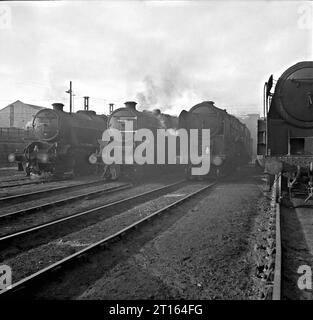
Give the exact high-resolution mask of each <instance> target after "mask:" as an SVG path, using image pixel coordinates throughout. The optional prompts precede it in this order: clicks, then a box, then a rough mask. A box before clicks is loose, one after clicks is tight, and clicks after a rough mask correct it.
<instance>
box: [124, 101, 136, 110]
mask: <svg viewBox="0 0 313 320" xmlns="http://www.w3.org/2000/svg"><path fill="white" fill-rule="evenodd" d="M136 104H137V102H135V101H127V102H125V106H126V108H129V109H132V110H136Z"/></svg>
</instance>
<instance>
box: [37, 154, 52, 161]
mask: <svg viewBox="0 0 313 320" xmlns="http://www.w3.org/2000/svg"><path fill="white" fill-rule="evenodd" d="M37 158H38V159H39V160H40V161H41V162H43V163H47V162H48V160H49V156H48V154H47V153H41V154H38V155H37Z"/></svg>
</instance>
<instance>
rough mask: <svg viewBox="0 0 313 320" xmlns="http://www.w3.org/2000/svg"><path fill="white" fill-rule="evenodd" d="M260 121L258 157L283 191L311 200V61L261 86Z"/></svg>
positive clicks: (312, 143)
mask: <svg viewBox="0 0 313 320" xmlns="http://www.w3.org/2000/svg"><path fill="white" fill-rule="evenodd" d="M264 114H265V116H264V119H263V120H259V122H258V155H261V156H262V155H263V156H264V160H265V161H264V162H265V163H264V165H265V168H266V172H268V173H269V174H270V175H271V176H272V179H273V176H274V175H275V174H280V173H282V177H283V180H282V183H283V187H284V188H286V190H288V189H287V188H288V187H289V191H292V189H298V191H299V192H305V193H307V195H308V197H307V199H306V200H308V199H309V198H310V197H312V196H313V61H303V62H299V63H297V64H295V65H293V66H291V67H290V68H288V69H287V70H286V71H285V72H284V73H283V74H282V75H281V76H280V78H279V79H278V81H277V83H276V85H275V86H274V80H273V76H271V77H270V78H269V80H268V82H266V83H265V86H264Z"/></svg>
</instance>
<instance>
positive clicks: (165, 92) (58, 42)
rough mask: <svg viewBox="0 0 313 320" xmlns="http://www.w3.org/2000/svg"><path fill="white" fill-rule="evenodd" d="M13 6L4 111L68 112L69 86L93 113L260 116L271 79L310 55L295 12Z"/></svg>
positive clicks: (3, 45) (285, 7)
mask: <svg viewBox="0 0 313 320" xmlns="http://www.w3.org/2000/svg"><path fill="white" fill-rule="evenodd" d="M9 5H10V6H11V7H12V28H11V29H10V30H0V49H1V50H0V60H1V65H0V71H1V72H0V90H1V92H2V93H3V96H2V98H1V100H0V103H1V102H2V101H6V102H5V103H10V102H12V101H15V100H17V99H20V100H25V101H26V102H29V103H34V104H36V103H37V104H39V103H41V104H44V105H45V106H49V104H51V103H52V102H55V101H56V100H60V101H63V102H67V101H68V95H67V94H66V93H65V91H66V90H67V89H68V84H69V81H70V80H72V81H73V87H74V92H75V94H76V98H75V108H80V107H82V105H83V101H82V98H80V97H82V96H84V95H88V96H90V97H91V99H90V103H91V106H92V107H93V108H95V110H96V111H98V112H103V111H105V112H108V103H109V102H114V103H115V104H116V106H122V104H123V102H124V101H126V100H133V99H137V100H138V101H137V102H138V103H139V104H140V107H142V108H145V109H153V108H161V109H163V110H167V111H169V112H170V113H173V114H175V113H176V114H179V112H180V110H181V108H182V107H183V108H185V109H189V108H191V107H192V105H193V104H195V103H198V102H200V101H203V100H213V101H215V102H216V105H217V106H220V107H222V108H226V109H228V110H231V111H233V110H235V111H236V112H258V111H260V110H262V88H263V83H264V81H266V80H267V78H268V77H269V75H270V74H271V73H274V75H275V76H276V78H277V77H278V76H279V75H280V74H279V73H280V72H282V71H283V70H284V69H285V68H287V67H289V66H290V65H291V64H293V63H296V62H298V61H301V60H308V59H309V57H311V54H312V39H311V38H312V34H311V30H303V29H300V28H299V27H298V24H297V22H298V19H299V14H298V9H299V7H300V6H301V3H298V2H271V1H270V2H268V1H266V2H260V1H258V2H252V3H249V2H243V1H239V2H229V1H227V2H211V1H208V2H207V1H200V2H176V1H175V2H170V3H167V2H143V1H140V2H137V1H135V2H117V3H115V2H87V1H86V2H77V3H76V2H62V1H57V2H30V3H22V2H17V3H14V2H13V3H12V4H11V3H10V4H9ZM93 97H94V98H97V99H92V98H93ZM2 106H5V104H4V102H3V105H2ZM0 107H1V105H0Z"/></svg>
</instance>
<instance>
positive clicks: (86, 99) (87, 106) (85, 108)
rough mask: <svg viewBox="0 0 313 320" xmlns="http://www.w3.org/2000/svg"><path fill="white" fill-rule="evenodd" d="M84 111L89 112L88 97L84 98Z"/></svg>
mask: <svg viewBox="0 0 313 320" xmlns="http://www.w3.org/2000/svg"><path fill="white" fill-rule="evenodd" d="M84 110H85V111H88V110H89V97H84Z"/></svg>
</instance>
